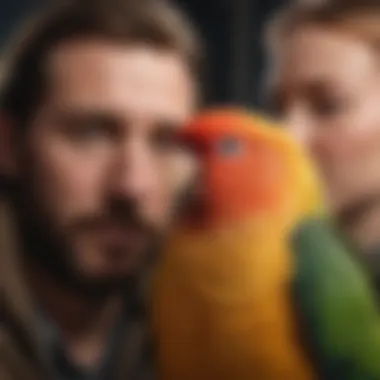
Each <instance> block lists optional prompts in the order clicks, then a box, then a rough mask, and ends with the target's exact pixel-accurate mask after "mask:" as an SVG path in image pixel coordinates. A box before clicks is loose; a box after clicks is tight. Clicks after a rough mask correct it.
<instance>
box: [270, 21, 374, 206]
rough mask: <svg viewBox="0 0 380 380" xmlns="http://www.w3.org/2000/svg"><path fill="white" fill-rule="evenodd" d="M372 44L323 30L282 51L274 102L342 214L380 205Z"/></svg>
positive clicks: (306, 33)
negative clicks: (315, 165)
mask: <svg viewBox="0 0 380 380" xmlns="http://www.w3.org/2000/svg"><path fill="white" fill-rule="evenodd" d="M377 59H378V58H377V57H376V55H375V53H374V52H373V51H372V50H371V48H370V46H369V45H367V44H366V43H365V42H363V41H361V40H359V39H356V38H355V37H353V36H350V35H349V34H347V33H346V34H345V32H340V31H335V30H327V29H322V28H317V27H303V28H299V29H298V30H297V31H295V32H294V33H293V34H292V35H291V36H289V37H288V38H287V39H286V41H285V42H284V43H283V44H282V45H281V48H280V49H279V50H278V51H276V52H275V56H274V57H273V69H272V72H271V77H270V80H271V84H272V85H273V87H272V86H271V88H272V89H273V92H272V100H273V103H274V106H275V107H276V108H277V110H278V111H279V112H280V116H282V117H283V118H284V121H285V125H286V126H287V127H288V128H289V131H290V132H291V133H292V134H293V135H294V136H296V138H297V139H299V140H300V141H301V142H302V143H303V144H304V145H305V146H306V147H307V148H308V149H309V151H310V153H311V154H312V156H313V158H314V159H315V160H316V162H317V164H318V166H319V169H320V171H321V173H322V176H323V178H324V180H325V184H326V190H327V194H328V199H329V200H330V202H331V206H332V207H333V210H334V211H335V212H337V213H341V212H347V211H350V209H355V208H357V207H359V205H361V204H367V203H371V202H372V201H373V200H374V199H375V197H376V198H378V199H377V200H380V61H378V60H377Z"/></svg>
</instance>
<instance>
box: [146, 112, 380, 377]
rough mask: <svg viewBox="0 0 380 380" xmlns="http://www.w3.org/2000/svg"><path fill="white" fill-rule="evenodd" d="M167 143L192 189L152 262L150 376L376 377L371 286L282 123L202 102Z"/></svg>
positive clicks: (378, 345)
mask: <svg viewBox="0 0 380 380" xmlns="http://www.w3.org/2000/svg"><path fill="white" fill-rule="evenodd" d="M178 139H179V141H180V142H181V144H183V149H188V150H189V152H190V153H191V154H193V155H194V156H195V157H197V159H198V160H199V171H198V173H197V180H196V181H195V184H194V186H193V196H191V197H190V196H189V199H191V201H190V200H189V205H191V207H190V206H189V207H188V209H187V211H186V212H185V211H183V214H182V215H181V217H180V218H179V220H178V222H177V223H176V224H175V226H173V228H172V232H171V234H170V236H169V238H168V239H167V241H166V242H165V246H164V250H163V253H162V256H161V258H160V260H159V262H158V263H157V267H156V270H155V275H154V281H153V289H154V292H152V304H151V307H152V310H151V316H152V324H153V337H154V341H155V347H156V365H157V369H158V372H159V379H160V380H312V379H322V380H380V319H379V312H378V306H377V299H376V293H375V291H374V289H373V285H372V283H371V279H370V276H369V274H368V273H367V272H366V271H365V269H364V266H362V265H361V262H360V260H359V259H358V255H357V254H355V252H354V250H353V248H352V247H351V246H350V244H349V241H348V239H346V238H345V237H344V236H343V235H342V233H340V232H339V230H338V228H337V227H336V226H335V224H334V221H333V218H332V216H330V215H329V212H328V207H327V203H326V201H325V198H326V197H325V194H324V190H323V184H322V181H321V180H320V179H319V175H318V170H317V169H316V167H314V164H313V163H312V159H311V158H309V157H308V154H307V152H306V150H305V149H304V148H303V147H301V145H300V144H298V143H297V142H296V141H295V139H294V138H292V137H291V136H290V134H289V133H287V132H286V130H285V128H282V126H281V125H280V124H279V123H278V122H277V121H274V120H272V119H270V118H269V116H265V115H261V114H259V113H258V112H256V113H255V112H254V111H250V110H245V109H240V108H232V107H231V108H227V107H220V108H213V109H208V110H204V111H202V112H200V113H199V115H197V116H196V117H194V118H193V120H191V121H190V122H189V123H188V124H187V125H186V126H185V127H184V128H183V129H181V131H179V137H178Z"/></svg>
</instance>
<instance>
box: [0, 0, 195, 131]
mask: <svg viewBox="0 0 380 380" xmlns="http://www.w3.org/2000/svg"><path fill="white" fill-rule="evenodd" d="M22 32H23V33H22V34H21V36H19V37H21V38H19V40H18V41H12V42H11V44H10V48H11V50H10V52H9V56H8V57H6V58H8V60H6V61H5V64H6V66H5V71H4V72H3V75H4V77H3V80H4V82H3V87H2V88H1V92H0V109H1V111H2V112H5V113H6V114H7V115H8V116H9V117H10V118H11V119H13V121H14V123H16V125H17V126H18V127H19V128H23V127H25V126H26V125H27V124H28V122H29V121H30V119H31V117H33V114H34V113H35V112H36V109H37V108H38V105H39V104H40V102H41V101H42V99H43V97H44V93H45V90H46V84H47V83H46V82H47V78H46V75H45V72H44V63H45V61H46V58H47V57H48V55H49V53H50V52H51V50H52V49H54V48H55V47H56V46H57V45H59V44H61V43H63V42H66V41H70V40H72V39H80V38H99V39H105V40H110V41H112V42H116V43H125V44H129V43H131V44H134V43H145V44H148V45H152V46H153V47H155V48H159V49H161V48H162V49H166V50H173V51H176V52H178V53H179V54H180V55H181V56H182V58H183V59H184V61H185V62H186V63H187V64H188V65H189V68H190V70H191V72H192V74H194V76H195V77H196V76H197V75H198V74H199V72H200V63H201V62H200V61H201V51H200V50H201V49H200V42H199V40H198V38H197V36H196V34H195V30H193V28H192V25H191V24H190V23H189V21H188V20H187V18H186V17H185V16H184V15H183V14H182V12H181V11H180V10H179V9H177V8H175V7H174V6H173V5H172V4H171V3H169V2H167V1H165V0H91V1H90V0H77V1H75V0H72V1H67V2H65V3H60V4H59V5H55V6H54V7H52V8H49V9H48V10H46V11H45V12H44V13H43V14H41V15H39V17H37V18H34V19H33V20H32V22H31V24H30V25H28V26H27V28H26V29H24V30H23V31H22ZM195 79H196V78H195Z"/></svg>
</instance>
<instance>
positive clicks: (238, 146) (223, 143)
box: [218, 137, 243, 156]
mask: <svg viewBox="0 0 380 380" xmlns="http://www.w3.org/2000/svg"><path fill="white" fill-rule="evenodd" d="M242 150H243V144H242V142H241V141H240V140H238V139H236V138H234V137H224V138H223V139H221V140H220V141H218V151H219V152H220V153H221V154H222V155H224V156H237V155H239V154H241V152H242Z"/></svg>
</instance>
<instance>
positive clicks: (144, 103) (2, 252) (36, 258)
mask: <svg viewBox="0 0 380 380" xmlns="http://www.w3.org/2000/svg"><path fill="white" fill-rule="evenodd" d="M26 36H27V37H26V38H24V39H22V40H21V41H19V43H18V45H17V48H16V49H14V46H12V47H13V51H12V53H11V61H10V63H9V67H8V70H9V72H7V74H6V76H5V78H6V81H5V82H4V85H3V88H2V94H1V96H2V97H1V114H0V115H1V116H0V134H1V137H0V141H1V143H0V145H1V146H0V152H1V155H0V164H1V171H2V174H3V175H6V176H7V178H9V179H10V186H9V190H11V191H8V193H7V194H6V196H5V197H4V198H5V201H4V202H3V203H4V204H3V205H2V208H3V209H2V210H1V212H2V215H1V217H2V218H3V220H2V221H1V222H0V223H1V224H0V230H1V234H2V236H1V240H0V243H1V247H0V260H1V261H0V271H1V272H0V278H1V286H2V289H1V291H2V300H1V330H0V378H1V380H6V379H7V380H8V379H9V380H32V379H33V380H34V379H36V380H37V379H38V380H43V379H56V380H64V379H86V380H87V379H91V380H92V379H107V380H112V379H146V378H151V375H152V373H151V372H152V371H151V365H150V362H149V360H148V356H149V352H148V351H149V350H148V349H149V347H148V345H147V341H148V338H147V332H148V324H147V323H146V321H144V308H143V307H142V306H143V304H144V302H143V299H142V296H141V297H140V295H142V293H143V292H142V289H143V287H142V286H140V285H141V281H140V279H141V277H143V274H144V273H143V272H144V270H145V269H147V267H148V266H149V262H150V261H151V253H152V252H154V251H155V250H156V247H159V242H160V240H161V238H162V237H163V236H164V234H165V231H166V230H167V229H168V227H169V225H170V222H171V221H172V220H173V217H174V215H175V210H176V205H177V204H178V201H179V200H180V199H181V197H182V195H183V194H184V192H185V191H186V188H187V186H188V184H189V181H191V178H192V173H193V172H194V170H195V168H196V163H195V162H193V161H192V159H191V157H190V156H187V155H186V153H185V152H183V151H182V150H181V149H179V146H178V144H177V142H176V139H175V131H176V129H177V128H180V127H181V125H183V124H184V123H185V122H186V121H187V120H188V118H189V117H191V115H192V113H193V112H194V111H195V108H196V102H197V88H196V87H197V81H196V79H197V78H196V76H197V61H198V55H199V53H198V50H199V49H198V42H197V40H196V37H195V36H194V34H193V31H192V29H191V27H190V26H189V25H188V22H187V20H186V19H184V17H183V15H181V14H180V12H179V11H178V10H176V9H174V8H173V7H172V6H171V5H170V4H168V3H165V2H163V1H158V0H152V1H149V0H146V1H145V0H144V1H143V0H139V1H134V0H124V1H114V0H112V1H104V0H99V1H92V2H91V4H90V6H89V5H88V3H87V2H86V1H77V2H73V3H69V4H66V5H61V6H58V7H57V8H55V9H53V10H50V11H49V12H47V14H46V15H45V16H44V17H42V19H41V20H39V22H38V24H36V25H35V26H34V27H33V28H31V29H29V30H27V31H26ZM9 205H11V206H12V207H11V208H10V207H9ZM11 217H13V218H11Z"/></svg>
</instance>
